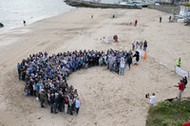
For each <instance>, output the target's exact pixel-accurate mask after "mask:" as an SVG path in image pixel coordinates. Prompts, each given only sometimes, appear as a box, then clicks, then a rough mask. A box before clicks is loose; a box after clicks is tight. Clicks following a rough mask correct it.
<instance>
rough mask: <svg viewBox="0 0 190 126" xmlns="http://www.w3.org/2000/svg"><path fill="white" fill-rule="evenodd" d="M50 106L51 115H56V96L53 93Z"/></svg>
mask: <svg viewBox="0 0 190 126" xmlns="http://www.w3.org/2000/svg"><path fill="white" fill-rule="evenodd" d="M50 104H51V113H54V114H56V113H57V112H56V106H55V95H54V93H51V96H50Z"/></svg>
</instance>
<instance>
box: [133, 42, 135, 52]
mask: <svg viewBox="0 0 190 126" xmlns="http://www.w3.org/2000/svg"><path fill="white" fill-rule="evenodd" d="M132 50H133V51H134V50H135V41H134V42H133V43H132Z"/></svg>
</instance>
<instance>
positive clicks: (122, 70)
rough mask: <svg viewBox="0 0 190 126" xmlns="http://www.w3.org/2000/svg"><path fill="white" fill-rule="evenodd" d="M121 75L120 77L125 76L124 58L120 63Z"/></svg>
mask: <svg viewBox="0 0 190 126" xmlns="http://www.w3.org/2000/svg"><path fill="white" fill-rule="evenodd" d="M119 74H120V75H124V74H125V60H124V58H123V57H121V61H120V67H119Z"/></svg>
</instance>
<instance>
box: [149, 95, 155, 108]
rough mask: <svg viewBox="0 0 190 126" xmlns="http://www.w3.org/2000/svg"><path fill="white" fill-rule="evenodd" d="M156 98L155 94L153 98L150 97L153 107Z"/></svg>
mask: <svg viewBox="0 0 190 126" xmlns="http://www.w3.org/2000/svg"><path fill="white" fill-rule="evenodd" d="M155 98H156V96H155V93H152V96H150V97H149V99H150V104H151V105H154V102H155Z"/></svg>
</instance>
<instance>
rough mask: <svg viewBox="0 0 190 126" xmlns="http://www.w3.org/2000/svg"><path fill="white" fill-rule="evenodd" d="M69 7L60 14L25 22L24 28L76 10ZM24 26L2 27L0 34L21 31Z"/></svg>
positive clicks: (21, 24)
mask: <svg viewBox="0 0 190 126" xmlns="http://www.w3.org/2000/svg"><path fill="white" fill-rule="evenodd" d="M69 7H70V9H68V10H65V11H64V12H62V13H58V14H49V15H44V16H40V17H38V18H36V19H35V20H30V21H26V22H27V24H26V26H29V25H31V24H33V23H36V22H38V21H42V20H45V19H48V18H53V17H57V16H60V15H63V14H65V13H68V12H69V11H72V10H73V9H76V8H75V7H71V6H69ZM21 22H22V21H21ZM26 26H23V23H20V25H17V26H11V27H5V26H4V27H3V28H0V32H1V33H7V32H10V31H11V30H15V29H19V28H20V29H21V28H23V27H26Z"/></svg>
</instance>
